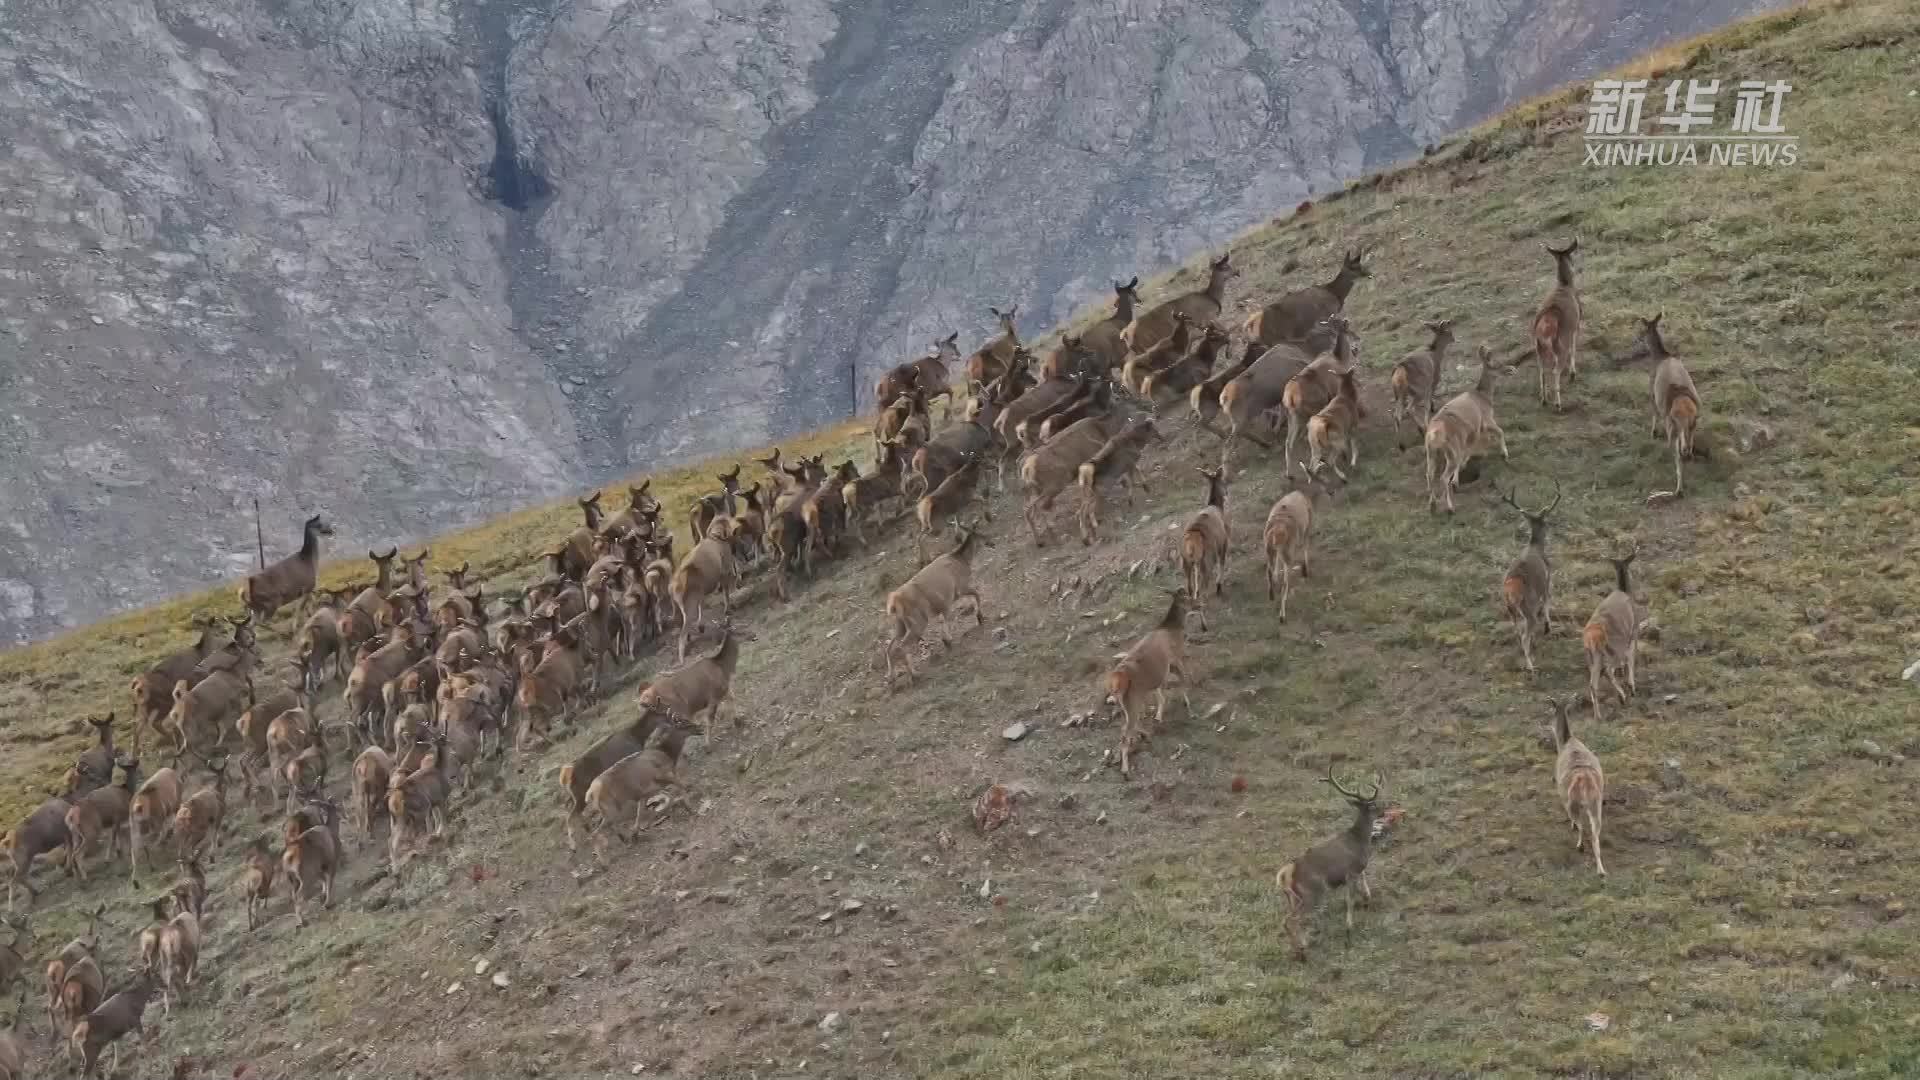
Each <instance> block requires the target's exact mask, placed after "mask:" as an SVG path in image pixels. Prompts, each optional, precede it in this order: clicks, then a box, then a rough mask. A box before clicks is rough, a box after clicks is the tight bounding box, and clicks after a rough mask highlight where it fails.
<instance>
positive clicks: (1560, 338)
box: [1533, 238, 1580, 409]
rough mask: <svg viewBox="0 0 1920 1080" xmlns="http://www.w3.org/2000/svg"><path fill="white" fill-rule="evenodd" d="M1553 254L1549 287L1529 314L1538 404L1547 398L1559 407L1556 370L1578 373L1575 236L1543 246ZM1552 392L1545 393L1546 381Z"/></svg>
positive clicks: (1577, 298)
mask: <svg viewBox="0 0 1920 1080" xmlns="http://www.w3.org/2000/svg"><path fill="white" fill-rule="evenodd" d="M1545 246H1546V249H1547V254H1549V255H1551V256H1553V279H1554V286H1553V290H1552V291H1551V292H1549V293H1547V298H1546V300H1544V301H1542V302H1541V304H1540V310H1539V311H1537V312H1535V313H1534V316H1533V354H1534V359H1535V360H1537V361H1538V362H1539V364H1540V403H1541V404H1542V405H1545V404H1548V403H1549V401H1551V403H1552V405H1553V407H1554V408H1555V409H1559V408H1560V373H1561V372H1562V371H1565V372H1566V374H1567V379H1568V380H1569V381H1571V380H1572V379H1573V378H1574V376H1576V375H1578V374H1579V373H1580V365H1579V358H1578V354H1577V351H1576V350H1577V346H1578V344H1579V340H1578V339H1579V336H1580V293H1579V291H1578V290H1576V289H1575V288H1574V283H1573V253H1574V252H1576V251H1579V250H1580V241H1579V239H1578V238H1575V239H1574V240H1573V241H1572V242H1571V243H1569V244H1568V245H1567V246H1566V247H1563V248H1556V247H1554V246H1553V245H1552V244H1547V245H1545ZM1549 382H1551V384H1552V387H1553V389H1552V393H1551V395H1549V393H1548V389H1547V387H1548V384H1549Z"/></svg>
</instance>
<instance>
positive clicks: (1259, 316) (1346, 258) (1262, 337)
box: [1245, 248, 1373, 349]
mask: <svg viewBox="0 0 1920 1080" xmlns="http://www.w3.org/2000/svg"><path fill="white" fill-rule="evenodd" d="M1370 253H1371V249H1370V248H1362V249H1360V250H1358V251H1347V252H1344V253H1342V255H1341V257H1340V272H1339V273H1337V274H1335V275H1334V276H1333V280H1331V281H1328V282H1327V283H1326V284H1324V285H1309V286H1308V287H1306V288H1304V289H1295V290H1294V291H1292V292H1290V293H1287V294H1286V295H1285V296H1282V297H1281V298H1280V299H1278V300H1275V301H1274V302H1273V303H1271V304H1268V305H1267V306H1265V307H1263V308H1261V309H1260V310H1259V311H1256V312H1254V313H1253V314H1252V315H1251V316H1249V317H1248V318H1247V321H1246V327H1245V329H1246V333H1247V338H1248V340H1250V341H1254V342H1258V343H1259V345H1260V347H1261V348H1263V349H1267V348H1272V347H1273V346H1275V345H1278V344H1280V343H1281V342H1298V341H1302V340H1304V339H1305V338H1306V337H1307V336H1308V335H1309V334H1311V333H1312V332H1313V329H1314V327H1315V326H1317V325H1319V324H1320V322H1321V321H1323V320H1324V319H1326V318H1327V317H1328V316H1329V315H1336V314H1338V313H1339V312H1340V311H1341V309H1343V308H1344V307H1346V303H1347V294H1349V293H1351V292H1352V291H1353V287H1354V285H1356V284H1358V283H1359V281H1360V279H1361V278H1369V277H1372V276H1373V272H1372V271H1371V270H1368V269H1367V267H1366V263H1365V259H1366V257H1367V256H1368V254H1370Z"/></svg>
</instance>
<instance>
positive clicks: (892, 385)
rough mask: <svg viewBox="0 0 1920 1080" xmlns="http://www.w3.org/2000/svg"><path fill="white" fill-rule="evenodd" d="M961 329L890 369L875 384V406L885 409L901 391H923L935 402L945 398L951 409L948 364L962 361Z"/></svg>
mask: <svg viewBox="0 0 1920 1080" xmlns="http://www.w3.org/2000/svg"><path fill="white" fill-rule="evenodd" d="M959 340H960V331H958V330H955V331H954V332H953V333H951V334H948V335H947V336H946V337H943V338H935V339H934V341H933V351H932V352H931V353H928V354H927V355H925V356H918V357H915V358H914V359H912V360H908V361H906V362H905V363H902V364H895V365H894V366H893V367H891V368H888V369H887V372H886V374H884V375H882V376H880V381H879V382H878V383H875V384H874V387H873V399H874V407H875V408H879V409H884V408H886V407H887V405H888V403H889V402H892V401H893V400H894V399H895V398H897V397H899V396H900V395H901V394H904V393H907V392H909V391H912V390H919V391H920V392H921V394H922V395H923V396H924V397H925V398H926V399H927V401H928V402H931V401H932V400H933V399H934V398H945V399H946V400H945V404H946V407H947V411H948V412H949V413H951V411H952V408H953V385H952V383H951V382H950V381H949V380H950V379H951V376H950V375H949V374H948V372H947V365H949V364H958V363H959V362H960V347H959V345H958V344H957V342H958V341H959Z"/></svg>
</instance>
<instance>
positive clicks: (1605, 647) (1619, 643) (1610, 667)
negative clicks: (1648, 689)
mask: <svg viewBox="0 0 1920 1080" xmlns="http://www.w3.org/2000/svg"><path fill="white" fill-rule="evenodd" d="M1639 554H1640V552H1639V549H1638V548H1635V549H1634V550H1633V551H1629V552H1627V555H1626V557H1625V558H1623V559H1613V558H1609V559H1608V560H1607V561H1608V562H1610V563H1612V564H1613V591H1612V592H1609V593H1608V594H1607V595H1606V596H1605V597H1603V598H1602V599H1601V601H1600V603H1599V604H1598V605H1597V606H1595V607H1594V609H1593V616H1592V617H1591V618H1589V619H1588V620H1587V626H1586V629H1585V630H1583V631H1582V632H1581V634H1580V644H1581V645H1582V646H1583V647H1585V649H1586V653H1587V700H1589V701H1591V702H1592V703H1593V718H1594V719H1595V720H1599V719H1600V674H1601V672H1603V671H1604V672H1605V673H1606V676H1607V681H1608V682H1610V683H1612V684H1613V692H1614V695H1615V696H1616V697H1618V698H1619V699H1620V704H1622V705H1625V704H1626V703H1627V699H1628V698H1629V697H1631V696H1632V695H1633V694H1635V693H1638V692H1639V690H1640V687H1639V684H1638V683H1637V682H1636V681H1635V679H1634V655H1635V653H1636V652H1638V648H1637V646H1638V637H1639V635H1638V629H1639V621H1638V619H1637V617H1636V616H1635V614H1634V610H1633V585H1632V582H1630V581H1629V580H1628V577H1627V568H1628V567H1629V566H1632V565H1633V560H1634V559H1635V558H1636V557H1638V556H1639ZM1623 668H1624V669H1625V670H1626V673H1627V685H1626V686H1624V687H1622V686H1621V685H1620V671H1621V669H1623Z"/></svg>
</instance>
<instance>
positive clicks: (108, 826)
mask: <svg viewBox="0 0 1920 1080" xmlns="http://www.w3.org/2000/svg"><path fill="white" fill-rule="evenodd" d="M119 765H120V769H121V772H122V779H121V782H120V783H119V784H116V785H113V786H110V787H104V788H100V789H98V790H96V791H90V792H88V793H87V794H86V795H85V796H83V797H81V798H79V799H75V800H74V802H73V805H72V808H71V809H69V810H68V811H67V817H66V824H67V870H68V872H69V873H71V874H74V875H76V876H78V877H79V878H80V880H81V881H82V882H85V881H86V880H87V862H86V856H87V854H88V853H89V852H91V851H93V849H94V848H95V847H97V846H98V845H99V843H100V840H101V838H102V837H105V838H106V840H107V857H108V858H112V857H113V856H115V855H118V854H119V853H120V833H121V831H122V830H123V829H125V828H126V826H127V819H128V817H129V815H130V814H131V813H132V812H133V800H134V793H135V792H136V791H137V790H139V788H140V762H139V761H137V760H135V759H133V758H123V759H121V760H120V762H119Z"/></svg>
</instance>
